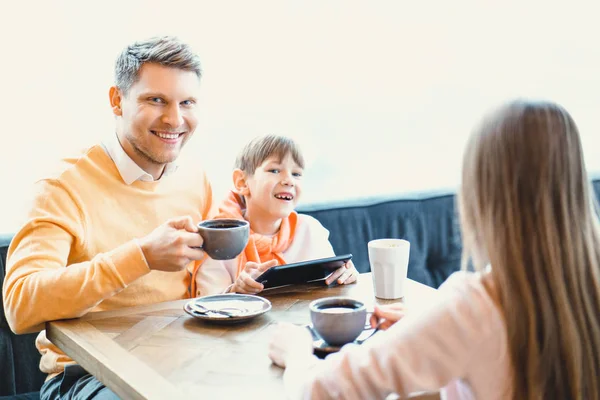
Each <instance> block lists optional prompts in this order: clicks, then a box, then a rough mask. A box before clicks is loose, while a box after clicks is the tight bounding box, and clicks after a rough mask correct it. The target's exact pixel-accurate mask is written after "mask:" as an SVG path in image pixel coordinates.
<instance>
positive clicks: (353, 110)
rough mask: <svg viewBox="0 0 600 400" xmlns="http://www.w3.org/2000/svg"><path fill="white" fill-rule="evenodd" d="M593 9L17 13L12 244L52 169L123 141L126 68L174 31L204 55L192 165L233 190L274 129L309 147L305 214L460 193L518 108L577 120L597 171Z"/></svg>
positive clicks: (359, 5) (353, 7)
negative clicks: (484, 139) (365, 199)
mask: <svg viewBox="0 0 600 400" xmlns="http://www.w3.org/2000/svg"><path fill="white" fill-rule="evenodd" d="M594 3H595V2H593V1H590V2H582V1H570V2H565V1H557V2H549V1H525V0H523V1H512V2H511V1H502V2H501V1H498V2H491V1H487V2H486V1H475V0H473V1H467V0H452V1H447V0H436V1H419V2H415V1H400V0H397V1H360V2H358V1H341V0H340V1H325V0H321V1H259V0H252V1H243V0H240V1H219V2H217V1H198V0H196V1H189V2H188V1H177V0H170V1H164V0H163V1H126V0H118V1H114V0H111V1H106V0H103V1H100V2H83V1H51V2H47V1H39V2H35V1H30V2H15V1H13V2H10V5H7V4H6V3H2V4H3V5H2V6H0V7H1V8H0V12H1V14H2V15H3V22H2V24H0V33H1V34H2V37H3V39H4V40H3V45H2V50H1V51H2V62H1V64H0V65H1V66H0V68H1V71H2V73H1V75H0V76H2V82H1V83H2V89H3V92H4V93H3V96H2V97H1V100H0V105H1V106H2V108H1V110H2V116H3V118H2V125H1V126H2V128H3V139H4V140H3V142H2V145H0V163H1V165H0V182H2V187H3V194H2V197H1V198H2V207H0V223H1V228H0V231H14V230H15V229H16V228H17V226H18V225H19V224H20V223H21V221H22V219H23V212H24V210H25V208H26V205H27V201H26V200H27V199H28V198H29V197H30V186H31V183H32V181H33V180H34V179H35V178H36V177H38V176H40V175H41V174H42V173H43V172H44V169H45V168H47V165H48V164H50V163H52V162H53V161H54V160H56V159H57V158H59V157H62V156H64V155H69V154H72V153H73V152H74V151H77V150H78V149H79V148H81V147H82V146H85V145H88V144H91V143H93V142H95V141H97V140H99V138H101V137H102V135H104V134H107V133H108V132H111V131H112V129H113V121H112V117H111V113H110V109H109V106H108V94H107V91H108V87H109V86H110V85H111V83H112V68H113V62H114V59H115V57H116V56H117V54H118V52H119V51H120V50H121V49H122V47H123V46H125V45H126V44H128V43H129V42H130V41H133V40H136V39H141V38H146V37H149V36H154V35H160V34H174V35H178V36H180V37H181V38H182V39H184V40H185V41H187V42H189V43H190V44H192V45H193V46H194V47H195V48H196V49H197V51H198V52H199V54H200V55H201V58H202V61H203V69H204V78H203V89H204V90H203V98H202V99H201V107H202V111H201V113H202V115H201V124H200V126H199V129H198V131H197V133H196V136H195V137H194V138H193V139H192V141H191V142H190V144H189V145H188V148H187V151H186V154H185V156H186V157H195V158H197V160H198V162H199V163H201V164H202V165H204V166H205V167H206V168H207V169H208V170H209V172H210V173H211V176H212V178H213V181H214V186H215V188H216V190H217V191H218V192H220V193H222V192H223V191H225V190H226V189H227V188H228V187H229V181H230V169H231V164H232V162H233V159H234V156H235V153H236V152H237V150H238V149H239V148H240V146H242V145H243V144H244V143H245V142H246V141H247V140H249V139H250V138H252V137H253V136H255V135H258V134H263V133H268V132H272V133H280V134H286V135H291V136H294V137H296V138H298V139H299V140H300V141H301V142H302V143H303V144H304V147H305V150H306V152H307V156H308V158H309V160H311V161H312V163H311V165H312V168H310V169H309V171H307V174H306V178H305V199H304V200H305V201H311V202H312V201H323V200H327V199H340V198H346V197H351V196H364V195H371V194H377V193H385V192H398V191H413V190H420V189H430V188H438V187H449V186H450V187H452V186H454V185H455V184H456V183H457V182H458V173H459V168H460V158H461V153H462V148H463V145H464V141H465V139H466V136H467V135H468V133H469V131H470V130H471V128H472V127H473V126H474V125H475V124H476V123H477V121H478V120H479V118H480V117H481V115H482V114H483V113H484V112H485V111H487V110H489V109H490V107H492V106H495V105H496V104H498V103H499V102H501V101H503V100H505V99H508V98H511V97H514V96H526V97H543V98H549V99H552V100H556V101H559V102H560V103H562V104H563V105H564V106H565V107H567V109H568V110H570V111H571V113H572V114H573V116H574V118H575V119H576V121H577V122H578V124H579V127H580V129H581V133H582V138H583V141H584V146H585V151H586V157H587V163H588V166H589V168H590V169H593V170H596V171H600V135H599V134H598V130H599V128H600V121H599V119H598V118H597V116H598V114H599V113H600V72H599V71H600V46H599V45H598V40H599V38H600V27H598V26H594V24H595V22H596V21H595V19H597V16H598V15H600V6H596V5H594ZM596 3H597V2H596ZM167 4H168V5H167ZM599 4H600V3H599ZM8 193H10V195H8Z"/></svg>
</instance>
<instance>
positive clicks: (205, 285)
mask: <svg viewBox="0 0 600 400" xmlns="http://www.w3.org/2000/svg"><path fill="white" fill-rule="evenodd" d="M303 169H304V158H303V157H302V154H301V152H300V149H299V148H298V146H297V144H296V143H295V142H294V141H293V140H291V139H289V138H286V137H282V136H275V135H268V136H264V137H260V138H257V139H255V140H253V141H251V142H250V143H248V144H247V145H246V146H245V147H244V149H243V150H242V151H241V153H240V154H239V155H238V157H237V159H236V163H235V169H234V171H233V184H234V191H232V192H230V194H229V196H228V197H227V198H226V200H225V201H224V202H223V204H222V205H221V207H220V208H219V214H218V215H217V216H216V218H237V219H245V220H247V221H248V222H249V223H250V238H249V240H248V245H247V246H246V249H245V250H244V251H243V252H242V254H240V255H239V256H238V257H237V258H236V259H234V260H227V261H217V260H212V259H210V258H206V259H205V260H204V261H203V262H198V263H197V265H196V268H195V270H194V275H195V279H193V280H192V282H195V287H193V288H192V290H193V291H192V293H195V295H196V296H205V295H209V294H216V293H222V292H223V291H226V292H231V293H258V292H260V291H262V290H263V285H262V284H261V283H259V282H256V280H255V278H257V277H258V276H259V275H260V274H262V273H263V272H264V271H266V270H267V269H269V268H271V267H273V266H275V265H278V264H280V265H283V264H290V263H294V262H300V261H306V260H311V259H317V258H324V257H332V256H334V255H335V253H334V251H333V248H332V247H331V243H329V239H328V238H329V231H327V229H325V227H323V225H321V223H320V222H319V221H317V220H316V219H315V218H313V217H311V216H309V215H303V214H298V213H297V212H296V211H294V208H295V207H296V205H297V204H298V200H299V198H300V195H301V194H302V171H303ZM357 277H358V271H357V270H356V268H354V264H352V261H350V262H348V263H347V264H346V265H345V266H342V267H341V268H339V269H338V270H336V271H335V272H333V273H332V274H331V275H330V276H329V277H327V279H326V280H325V283H326V284H328V285H329V284H330V283H332V282H334V281H335V280H337V282H338V283H339V284H348V283H353V282H356V279H357Z"/></svg>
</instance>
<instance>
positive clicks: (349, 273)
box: [325, 260, 358, 285]
mask: <svg viewBox="0 0 600 400" xmlns="http://www.w3.org/2000/svg"><path fill="white" fill-rule="evenodd" d="M336 279H337V283H338V284H340V285H347V284H349V283H354V282H356V280H357V279H358V271H357V270H356V268H354V263H353V262H352V260H350V261H348V262H347V263H346V264H344V265H343V266H341V267H339V268H338V269H337V270H335V271H334V272H332V273H331V275H329V276H328V277H327V279H325V283H326V284H327V285H331V283H332V282H334V281H335V280H336Z"/></svg>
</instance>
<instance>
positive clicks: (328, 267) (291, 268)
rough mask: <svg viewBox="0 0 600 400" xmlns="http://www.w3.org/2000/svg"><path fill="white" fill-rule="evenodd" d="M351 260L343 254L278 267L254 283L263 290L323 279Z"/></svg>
mask: <svg viewBox="0 0 600 400" xmlns="http://www.w3.org/2000/svg"><path fill="white" fill-rule="evenodd" d="M351 259H352V254H344V255H340V256H335V257H328V258H320V259H316V260H308V261H302V262H298V263H293V264H285V265H278V266H275V267H272V268H270V269H269V270H267V271H266V272H264V273H263V274H262V275H260V276H259V277H258V278H256V281H257V282H260V283H262V284H263V285H264V288H265V289H268V288H272V287H277V286H284V285H291V284H296V283H306V282H310V281H315V280H320V279H325V278H326V277H327V276H328V275H329V274H331V273H332V272H334V271H335V270H337V269H338V268H340V267H341V266H343V265H344V264H346V263H347V262H348V261H350V260H351Z"/></svg>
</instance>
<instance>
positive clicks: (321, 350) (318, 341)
mask: <svg viewBox="0 0 600 400" xmlns="http://www.w3.org/2000/svg"><path fill="white" fill-rule="evenodd" d="M306 328H307V329H308V330H309V332H310V334H311V335H312V338H313V352H314V354H315V355H316V356H317V357H319V358H325V356H327V355H328V354H331V353H336V352H338V351H340V349H341V348H342V347H343V346H345V345H342V346H333V345H331V344H329V343H327V342H326V341H325V340H323V338H322V337H321V336H319V334H318V333H317V331H316V330H315V329H314V328H313V326H312V325H311V324H308V325H306ZM373 330H374V328H369V329H365V330H364V331H362V332H361V334H360V335H358V337H357V338H356V339H354V341H353V342H350V343H352V344H358V345H360V344H362V343H363V342H364V341H365V340H367V339H368V338H370V337H371V335H372V334H373ZM347 344H349V343H347Z"/></svg>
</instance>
